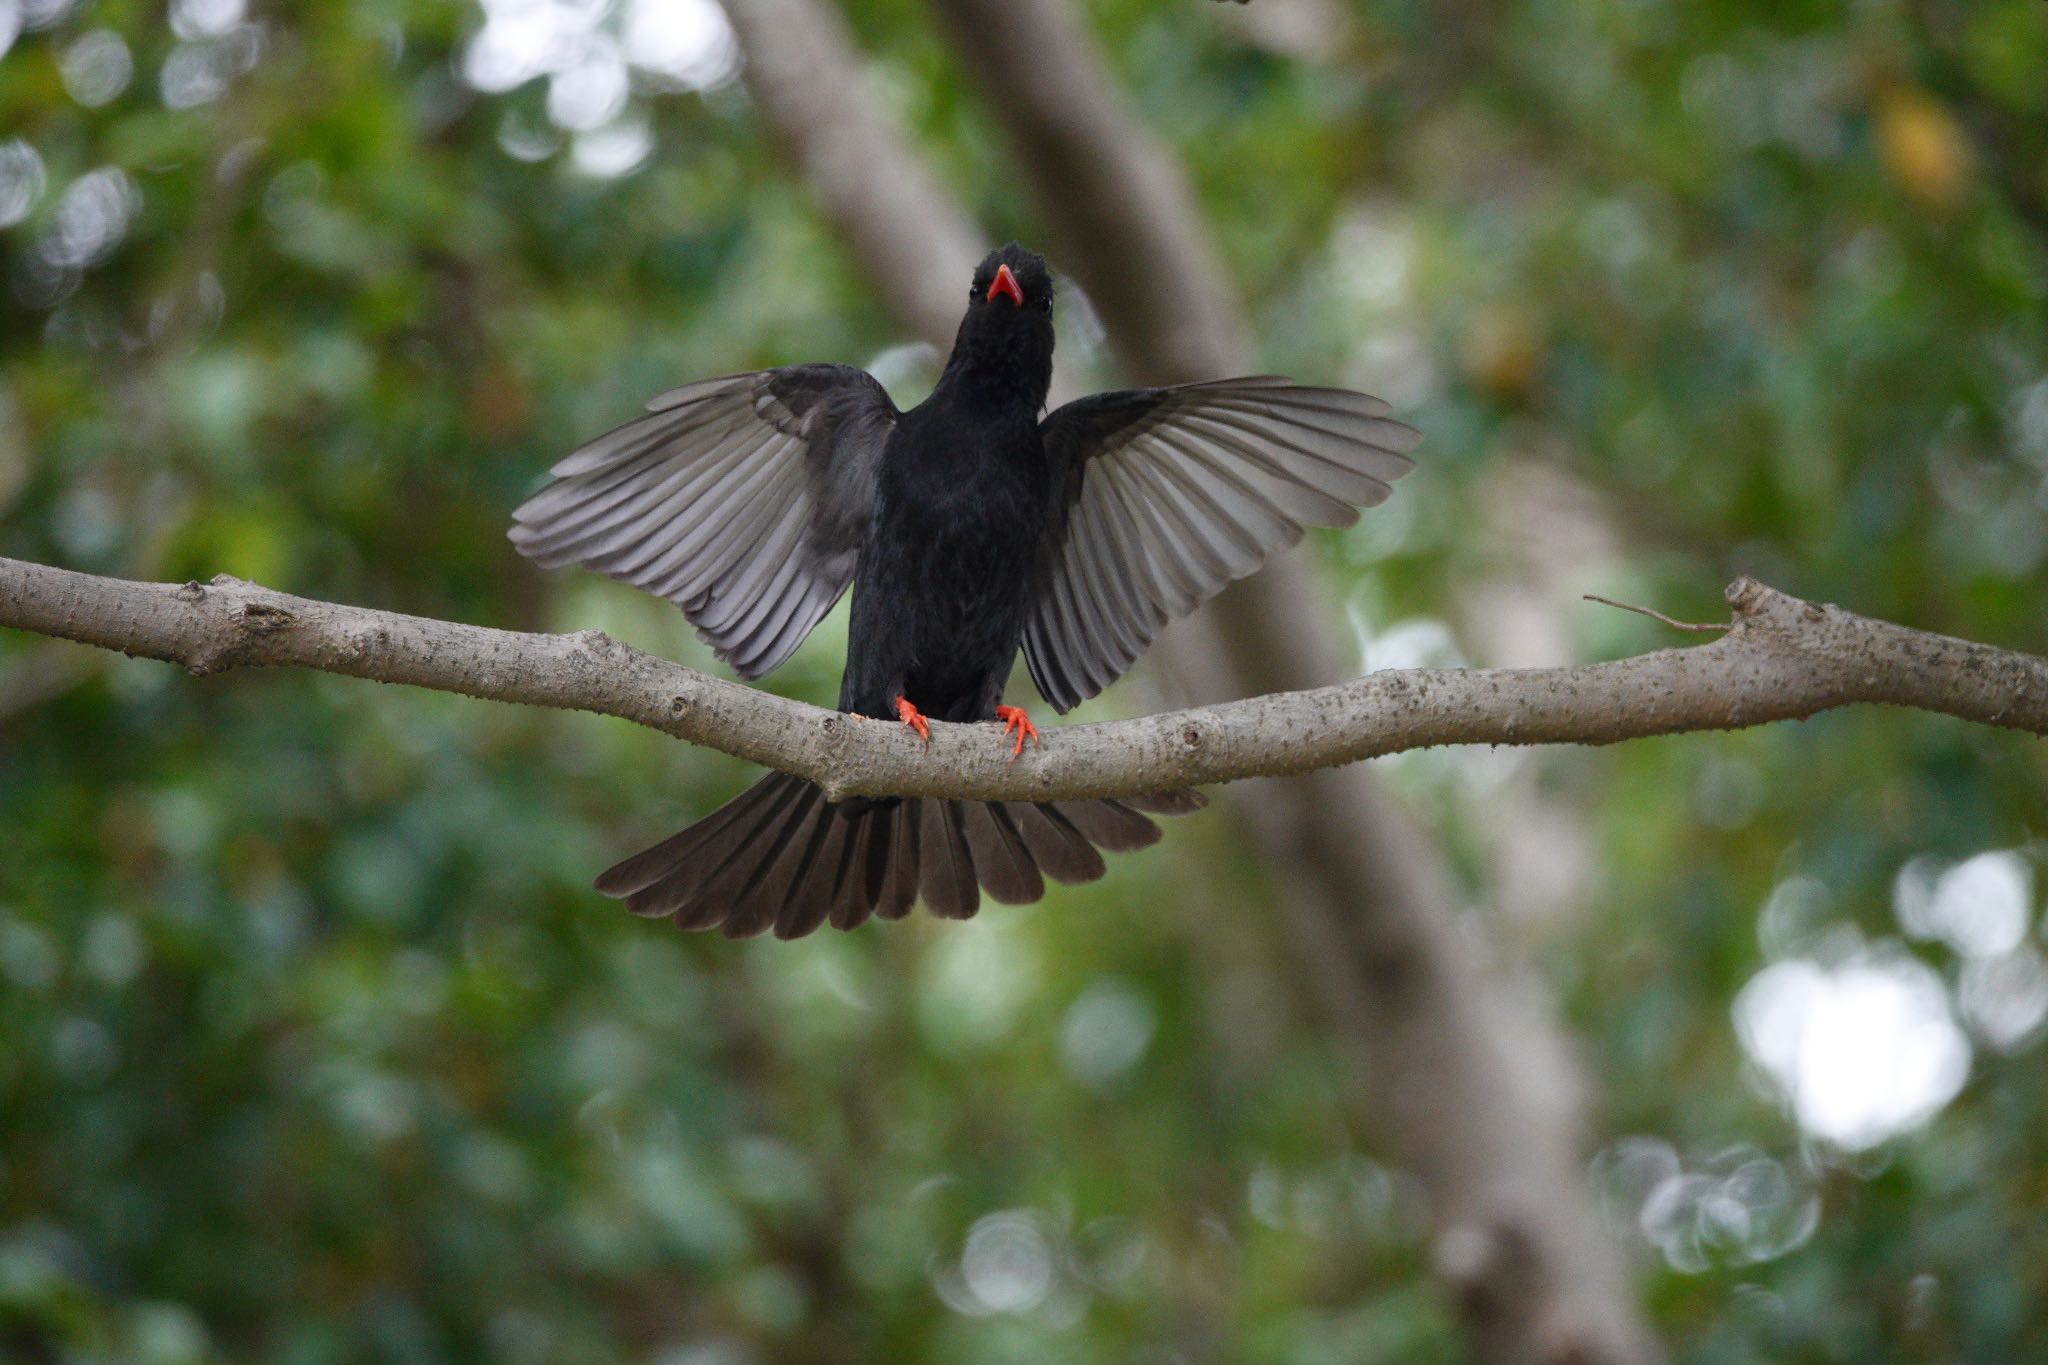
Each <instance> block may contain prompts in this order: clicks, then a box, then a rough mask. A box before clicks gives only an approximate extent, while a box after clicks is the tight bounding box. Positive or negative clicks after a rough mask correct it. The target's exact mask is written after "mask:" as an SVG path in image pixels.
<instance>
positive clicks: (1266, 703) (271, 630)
mask: <svg viewBox="0 0 2048 1365" xmlns="http://www.w3.org/2000/svg"><path fill="white" fill-rule="evenodd" d="M1728 601H1729V605H1730V607H1731V608H1732V611H1733V623H1732V625H1731V628H1730V629H1729V631H1728V633H1727V634H1726V635H1725V636H1723V637H1722V638H1721V639H1718V640H1716V641H1714V642H1713V643H1712V644H1707V645H1701V646H1698V647H1695V648H1690V649H1663V650H1658V651H1656V652H1655V653H1651V654H1644V655H1639V656H1637V657H1635V658H1630V659H1620V660H1616V661H1613V662H1610V663H1597V664H1585V665H1580V666H1578V667H1573V668H1525V669H1517V668H1474V669H1458V668H1418V669H1387V670H1383V671H1381V672H1378V673H1373V674H1369V675H1367V676H1365V677H1363V678H1356V679H1353V680H1351V681H1349V682H1344V683H1339V684H1337V685H1335V686H1333V687H1320V688H1316V689H1314V690H1312V691H1306V692H1288V693H1279V694H1275V695H1272V696H1264V697H1255V698H1252V699H1250V700H1246V701H1236V702H1227V703H1224V704H1222V705H1217V706H1203V707H1196V708H1193V709H1191V710H1185V711H1176V712H1172V713H1170V714H1167V715H1157V716H1147V717H1144V718H1142V719H1138V720H1121V721H1110V722H1106V723H1103V724H1095V725H1077V726H1069V727H1064V728H1061V729H1058V730H1054V731H1052V732H1050V733H1049V734H1048V735H1047V736H1046V742H1045V744H1044V746H1043V747H1042V748H1039V749H1032V750H1028V751H1027V752H1026V753H1025V755H1024V756H1023V757H1022V758H1020V759H1018V760H1016V761H1015V762H1014V763H1010V762H1006V761H1005V758H1004V753H1005V750H1004V747H1003V746H1002V745H999V744H997V743H995V742H993V741H992V740H991V739H990V737H989V734H988V731H987V730H986V728H985V727H981V726H971V725H943V724H936V723H935V724H934V725H933V726H932V743H931V747H930V749H929V751H927V750H926V749H925V747H924V746H923V745H922V744H920V743H919V742H918V741H917V740H916V739H915V738H913V737H912V736H911V734H910V733H909V732H908V731H907V730H905V729H904V728H903V727H901V726H898V725H893V724H879V725H869V724H866V723H865V722H863V721H862V720H861V719H860V718H858V717H849V716H845V715H842V714H841V713H839V712H837V711H828V710H825V709H823V708H821V707H816V706H810V705H807V704H805V703H803V702H797V701H791V700H789V699H788V698H786V697H778V696H776V695H774V694H773V693H770V692H763V691H760V690H758V689H756V688H752V687H747V686H744V685H742V684H739V683H735V682H729V681H726V680H725V679H723V678H715V677H712V676H710V675H709V674H706V673H701V672H699V671H697V670H696V669H692V668H686V667H684V666H683V665H681V664H677V663H671V662H669V661H667V660H665V659H659V658H656V657H655V656H653V655H651V654H647V653H645V652H643V651H641V650H637V649H634V648H632V647H630V646H627V645H623V644H620V643H619V642H618V641H616V640H613V639H612V638H610V637H609V636H607V635H605V634H603V633H602V632H600V631H581V632H578V633H576V634H574V635H536V634H529V633H524V632H519V631H509V630H492V629H488V628H486V627H483V626H470V625H461V624H458V623H456V622H452V621H438V620H433V619H431V618H428V617H422V616H404V615H400V614H399V613H396V612H388V611H375V610H371V609H368V608H364V607H350V606H341V605H338V604H336V603H332V602H318V601H314V600H311V599H309V598H304V597H292V596H289V595H287V594H285V593H281V592H273V591H272V590H270V589H268V588H263V587H259V586H257V585H256V584H254V583H245V582H242V581H241V580H239V579H233V578H227V577H221V578H216V579H215V580H213V582H212V583H211V584H199V583H186V584H182V585H178V584H169V583H132V582H128V581H126V580H124V579H117V578H100V577H97V576H95V575H92V574H82V573H74V572H71V571H70V570H66V569H56V568H51V567H48V566H46V565H41V564H31V563H26V562H24V561H22V560H15V559H0V625H5V626H13V627H16V628H19V629H23V630H31V631H36V632H39V633H41V634H44V635H52V636H57V637H60V638H63V639H68V640H76V641H79V642H81V643H83V644H89V645H98V646H100V647H101V648H103V649H113V650H119V651H120V652H122V653H124V654H130V655H139V656H142V657H145V658H151V659H162V660H165V661H167V662H170V663H176V664H181V665H183V666H184V667H185V668H186V669H187V670H188V671H190V672H192V673H194V674H207V673H217V672H222V671H224V670H227V669H231V668H256V667H270V668H277V667H284V668H311V669H317V670H319V671H321V672H325V673H340V674H344V675H346V676H348V677H355V678H368V679H371V680H373V681H376V682H392V683H409V684H411V685H413V686H416V687H426V688H432V689H434V690H436V691H442V692H460V693H462V694H464V695H466V696H471V697H482V698H486V699H488V700H492V701H505V702H518V703H521V704H524V705H528V706H545V707H552V708H555V709H558V710H569V711H590V712H594V713H596V714H599V715H607V716H617V717H618V718H620V719H622V720H629V721H632V722H633V723H635V724H637V725H645V726H647V727H648V728H650V729H654V730H659V731H661V732H662V733H663V734H667V735H673V736H674V737H676V738H677V739H683V740H688V741H689V742H691V743H693V744H700V745H704V746H705V747H707V748H713V749H718V750H720V751H721V752H724V753H728V754H732V755H733V756H735V757H737V758H744V759H748V760H750V761H752V762H755V763H760V764H763V765H765V766H767V767H771V768H779V769H781V770H782V771H783V772H788V773H795V774H796V775H798V776H799V777H804V778H807V779H809V780H810V781H813V782H816V783H817V784H819V785H820V786H822V787H824V788H825V789H826V791H828V792H830V793H831V794H833V795H834V796H850V795H856V794H860V795H897V796H943V797H957V798H962V799H976V800H1007V801H1045V800H1056V799H1066V798H1071V797H1083V796H1131V795H1136V794H1139V793H1141V792H1148V791H1156V790H1159V789H1161V788H1164V787H1174V786H1192V785H1199V784H1207V783H1217V782H1229V781H1234V780H1237V779H1240V778H1247V777H1278V776H1285V775H1288V774H1293V773H1301V772H1308V771H1311V770H1313V769H1317V768H1327V767H1332V766H1335V765H1337V764H1343V763H1352V762H1356V761H1357V760H1359V759H1364V758H1374V757H1378V756H1379V755H1382V754H1391V753H1398V752H1401V751H1403V750H1407V749H1416V748H1426V747H1430V746H1434V745H1440V744H1553V743H1577V744H1609V743H1613V742H1615V741H1617V740H1624V739H1637V738H1641V737H1644V736H1648V735H1670V734H1682V733H1686V732H1689V731H1694V730H1732V729H1739V728H1742V727H1746V726H1750V725H1757V724H1761V723H1763V722H1766V721H1772V720H1788V719H1797V718H1803V717H1806V716H1810V715H1813V714H1815V713H1817V712H1820V711H1825V710H1828V709H1830V708H1833V707H1837V706H1845V705H1848V704H1851V703H1854V702H1882V703H1889V704H1893V705H1899V706H1910V707H1916V708H1918V709H1921V710H1925V711H1936V712H1941V713H1943V714H1945V715H1951V716H1958V717H1961V718H1962V719H1965V720H1974V721H1979V722H1981V723H1983V724H1986V725H1998V726H2004V727H2007V728H2009V729H2016V730H2025V731H2028V732H2030V733H2032V734H2036V735H2042V734H2048V660H2043V659H2038V658H2034V657H2033V656H2031V655H2026V654H2018V653H2014V652H2011V651H2008V650H2001V649H1994V648H1992V647H1990V646H1988V645H1980V644H1972V643H1970V642H1969V641H1966V640H1957V639H1953V638H1951V637H1948V636H1944V635H1930V634H1926V633H1924V632H1921V631H1916V630H1908V629H1906V628H1905V627H1903V626H1895V625H1892V624H1890V623H1888V622H1884V621H1874V620H1870V619H1869V618H1867V617H1862V616H1857V615H1855V614H1853V613H1851V612H1847V611H1843V610H1842V609H1840V608H1839V607H1823V606H1816V605H1814V604H1812V603H1809V602H1803V601H1801V600H1800V599H1798V598H1796V597H1789V596H1787V595H1785V594H1784V593H1781V592H1778V591H1776V590H1775V589H1772V588H1768V587H1766V586H1764V585H1763V584H1761V583H1758V582H1755V581H1753V580H1751V579H1739V580H1737V581H1736V582H1735V583H1734V584H1732V585H1731V586H1730V587H1729V589H1728Z"/></svg>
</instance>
